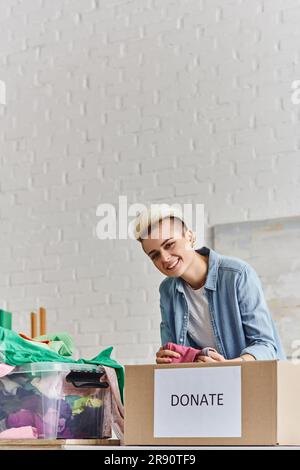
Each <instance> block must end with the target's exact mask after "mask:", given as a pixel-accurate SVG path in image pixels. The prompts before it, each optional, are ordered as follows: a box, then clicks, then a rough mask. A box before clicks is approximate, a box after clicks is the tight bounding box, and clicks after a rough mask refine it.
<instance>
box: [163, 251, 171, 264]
mask: <svg viewBox="0 0 300 470" xmlns="http://www.w3.org/2000/svg"><path fill="white" fill-rule="evenodd" d="M169 259H170V254H169V253H168V252H167V251H163V252H162V253H161V260H162V261H163V262H166V261H168V260H169Z"/></svg>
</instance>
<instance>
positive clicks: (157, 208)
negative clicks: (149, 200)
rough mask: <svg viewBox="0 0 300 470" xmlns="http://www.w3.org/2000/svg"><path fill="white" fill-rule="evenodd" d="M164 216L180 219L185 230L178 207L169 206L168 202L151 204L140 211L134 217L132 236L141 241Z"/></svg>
mask: <svg viewBox="0 0 300 470" xmlns="http://www.w3.org/2000/svg"><path fill="white" fill-rule="evenodd" d="M166 218H170V219H177V220H180V221H181V223H182V226H183V228H184V230H187V226H186V224H185V222H184V220H183V215H182V211H181V210H180V209H179V208H177V207H172V206H169V205H168V204H153V205H151V206H150V207H148V208H147V209H145V210H144V211H142V212H141V213H140V214H139V215H138V216H137V218H136V219H135V221H134V230H133V232H134V237H135V238H136V240H137V241H139V242H142V240H143V238H147V235H149V233H150V232H151V229H152V228H153V227H154V226H155V225H157V224H158V222H160V221H161V220H163V219H166Z"/></svg>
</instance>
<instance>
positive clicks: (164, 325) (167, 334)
mask: <svg viewBox="0 0 300 470" xmlns="http://www.w3.org/2000/svg"><path fill="white" fill-rule="evenodd" d="M159 293H160V313H161V322H160V338H161V345H164V344H166V343H169V342H175V339H174V338H173V335H172V332H171V330H170V327H169V324H168V318H167V315H166V311H165V307H164V305H165V304H166V301H167V299H166V297H165V294H164V291H163V287H162V285H160V288H159Z"/></svg>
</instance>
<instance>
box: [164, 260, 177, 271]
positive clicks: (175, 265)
mask: <svg viewBox="0 0 300 470" xmlns="http://www.w3.org/2000/svg"><path fill="white" fill-rule="evenodd" d="M178 263H179V258H178V259H177V260H176V261H175V262H174V263H172V264H169V266H167V270H168V271H172V270H173V269H175V268H176V267H177V265H178Z"/></svg>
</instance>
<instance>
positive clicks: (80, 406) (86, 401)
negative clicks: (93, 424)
mask: <svg viewBox="0 0 300 470" xmlns="http://www.w3.org/2000/svg"><path fill="white" fill-rule="evenodd" d="M102 403H103V401H102V400H99V398H94V397H82V398H78V400H76V401H74V404H73V409H72V415H73V416H75V415H79V414H80V413H82V412H83V411H84V410H85V408H86V407H87V406H88V407H89V408H100V406H102Z"/></svg>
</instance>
